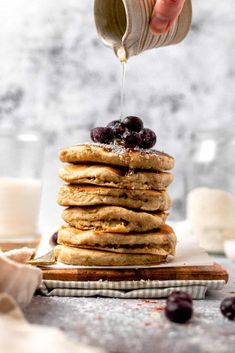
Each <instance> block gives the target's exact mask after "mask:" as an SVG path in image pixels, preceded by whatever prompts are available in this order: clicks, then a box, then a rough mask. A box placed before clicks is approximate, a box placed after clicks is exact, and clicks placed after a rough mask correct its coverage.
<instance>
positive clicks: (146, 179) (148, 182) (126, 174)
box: [59, 164, 173, 190]
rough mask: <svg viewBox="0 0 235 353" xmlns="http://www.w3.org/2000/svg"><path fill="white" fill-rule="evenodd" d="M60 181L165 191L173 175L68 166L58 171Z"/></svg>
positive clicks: (114, 168) (103, 166) (96, 166)
mask: <svg viewBox="0 0 235 353" xmlns="http://www.w3.org/2000/svg"><path fill="white" fill-rule="evenodd" d="M59 176H60V177H61V179H63V180H64V181H66V182H67V183H71V184H92V185H99V186H108V187H112V188H119V189H139V190H141V189H143V190H144V189H148V190H165V189H166V188H167V187H168V186H169V185H170V184H171V182H172V180H173V175H172V174H171V173H166V172H151V171H147V170H146V171H140V170H138V171H137V170H131V171H130V170H129V171H128V169H126V168H120V167H113V166H108V165H99V164H95V165H89V164H88V165H87V164H69V165H65V166H64V167H63V168H61V169H60V171H59Z"/></svg>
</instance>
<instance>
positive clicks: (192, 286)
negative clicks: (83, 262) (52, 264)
mask: <svg viewBox="0 0 235 353" xmlns="http://www.w3.org/2000/svg"><path fill="white" fill-rule="evenodd" d="M224 285H225V281H223V280H208V281H207V280H206V281H205V280H204V281H203V280H191V281H189V280H171V281H156V280H153V281H151V280H148V281H145V280H140V281H119V282H111V281H101V280H100V281H88V282H78V281H55V280H44V281H43V283H42V285H41V287H40V290H39V291H40V293H41V294H43V295H46V296H49V297H50V296H60V297H94V296H101V297H108V298H125V299H131V298H132V299H137V298H165V297H167V296H168V295H169V294H170V293H171V292H172V291H173V290H182V291H184V292H187V293H189V294H190V295H191V296H192V298H193V299H204V298H205V294H206V292H207V290H209V289H213V290H221V289H222V288H223V287H224Z"/></svg>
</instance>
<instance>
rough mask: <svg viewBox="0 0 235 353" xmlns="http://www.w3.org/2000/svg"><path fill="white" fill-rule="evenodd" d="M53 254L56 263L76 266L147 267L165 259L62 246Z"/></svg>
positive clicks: (154, 256)
mask: <svg viewBox="0 0 235 353" xmlns="http://www.w3.org/2000/svg"><path fill="white" fill-rule="evenodd" d="M54 254H55V258H56V260H57V261H58V262H62V263H64V264H67V265H78V266H149V265H158V264H160V263H163V262H165V261H166V258H167V257H166V256H159V255H152V254H147V255H143V254H118V253H113V252H107V251H99V250H90V249H79V248H72V247H69V246H64V245H57V246H56V247H55V249H54Z"/></svg>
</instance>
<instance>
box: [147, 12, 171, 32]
mask: <svg viewBox="0 0 235 353" xmlns="http://www.w3.org/2000/svg"><path fill="white" fill-rule="evenodd" d="M168 25H169V20H168V19H167V18H166V17H165V16H162V15H160V14H156V15H154V16H153V17H152V20H151V22H150V28H151V30H152V31H153V32H154V33H163V32H165V31H166V30H167V27H168Z"/></svg>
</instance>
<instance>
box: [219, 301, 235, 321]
mask: <svg viewBox="0 0 235 353" xmlns="http://www.w3.org/2000/svg"><path fill="white" fill-rule="evenodd" d="M220 310H221V312H222V314H223V315H224V316H225V317H226V318H227V319H229V320H231V321H232V320H235V297H230V298H225V299H224V300H223V301H222V303H221V304H220Z"/></svg>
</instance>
